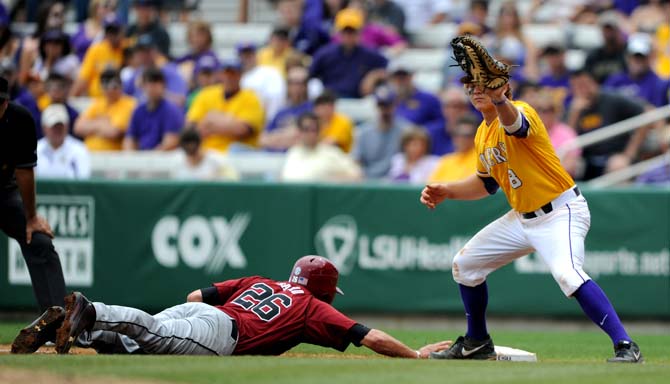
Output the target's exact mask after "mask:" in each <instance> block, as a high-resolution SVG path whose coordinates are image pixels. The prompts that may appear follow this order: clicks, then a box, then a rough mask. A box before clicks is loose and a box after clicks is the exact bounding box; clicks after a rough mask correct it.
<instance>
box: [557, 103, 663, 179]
mask: <svg viewBox="0 0 670 384" xmlns="http://www.w3.org/2000/svg"><path fill="white" fill-rule="evenodd" d="M668 118H670V105H666V106H663V107H659V108H656V109H652V110H650V111H647V112H645V113H643V114H641V115H637V116H634V117H631V118H629V119H626V120H622V121H619V122H618V123H614V124H611V125H609V126H607V127H603V128H600V129H598V130H595V131H593V132H589V133H586V134H583V135H580V136H578V137H577V138H576V139H575V140H573V141H572V142H570V143H567V144H566V145H565V146H563V147H562V148H561V150H560V151H558V155H559V157H562V156H563V155H565V154H566V153H568V152H570V151H573V150H575V149H579V148H584V147H588V146H589V145H593V144H597V143H600V142H603V141H605V140H609V139H610V138H612V137H615V136H619V135H623V134H626V133H628V132H632V131H635V130H637V129H640V128H642V127H645V126H647V125H649V124H653V123H655V122H658V121H661V120H664V119H668ZM662 139H663V138H662ZM667 139H668V138H664V140H667ZM663 159H665V160H663ZM661 161H666V162H667V161H668V157H667V156H665V157H664V156H663V155H661V156H658V157H656V158H654V159H650V160H649V161H644V162H641V163H636V164H632V165H630V166H629V167H627V168H625V169H622V170H620V171H617V172H615V174H613V175H609V174H606V175H603V176H600V177H598V178H596V179H593V180H591V181H590V182H589V185H592V186H594V187H608V186H612V185H616V184H619V183H621V182H624V181H626V180H628V179H630V178H631V177H635V176H637V175H641V174H643V173H645V172H646V171H648V170H650V169H651V168H653V167H655V166H658V165H660V164H662V162H661Z"/></svg>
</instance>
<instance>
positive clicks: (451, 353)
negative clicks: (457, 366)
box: [430, 336, 496, 360]
mask: <svg viewBox="0 0 670 384" xmlns="http://www.w3.org/2000/svg"><path fill="white" fill-rule="evenodd" d="M430 358H431V359H447V360H452V359H471V360H495V359H496V351H495V347H494V346H493V340H492V339H491V337H490V336H489V337H487V338H486V340H475V339H472V338H470V337H468V336H465V337H463V336H459V337H458V339H456V342H455V343H454V344H452V345H451V347H450V348H449V349H446V350H444V351H440V352H431V354H430Z"/></svg>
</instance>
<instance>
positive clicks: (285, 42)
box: [256, 27, 296, 76]
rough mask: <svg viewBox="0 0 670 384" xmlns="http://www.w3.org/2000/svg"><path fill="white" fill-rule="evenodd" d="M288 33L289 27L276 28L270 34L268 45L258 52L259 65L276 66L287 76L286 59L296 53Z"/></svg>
mask: <svg viewBox="0 0 670 384" xmlns="http://www.w3.org/2000/svg"><path fill="white" fill-rule="evenodd" d="M288 35H289V30H288V28H286V27H277V28H275V29H274V30H273V31H272V34H271V35H270V41H269V42H268V45H267V46H265V47H263V48H261V49H260V50H259V51H258V53H256V60H257V61H258V65H263V66H268V67H273V68H276V69H277V70H278V71H279V73H281V74H282V75H283V76H286V59H287V58H288V57H289V56H292V55H295V54H296V51H295V50H294V49H293V47H292V46H291V40H290V39H289V37H288Z"/></svg>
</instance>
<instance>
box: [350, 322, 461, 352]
mask: <svg viewBox="0 0 670 384" xmlns="http://www.w3.org/2000/svg"><path fill="white" fill-rule="evenodd" d="M361 344H363V345H365V346H366V347H368V348H370V349H371V350H373V351H375V352H377V353H379V354H381V355H384V356H390V357H401V358H406V359H427V358H428V357H430V353H431V352H439V351H442V350H444V349H447V348H449V347H450V346H451V340H444V341H439V342H437V343H434V344H428V345H424V346H423V347H421V348H419V349H418V350H414V349H412V348H410V347H408V346H406V345H405V344H403V342H402V341H400V340H398V339H396V338H395V337H393V336H391V335H389V334H387V333H385V332H383V331H380V330H378V329H371V330H370V332H368V334H367V335H365V337H364V338H363V340H361Z"/></svg>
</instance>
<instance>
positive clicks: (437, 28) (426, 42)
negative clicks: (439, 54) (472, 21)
mask: <svg viewBox="0 0 670 384" xmlns="http://www.w3.org/2000/svg"><path fill="white" fill-rule="evenodd" d="M457 30H458V25H456V24H455V23H448V24H438V25H431V26H429V27H426V28H424V29H422V30H421V31H418V32H416V33H414V34H413V35H412V36H411V37H410V40H411V42H412V44H413V45H414V46H416V47H422V48H445V47H446V46H447V44H449V41H451V39H453V38H454V37H455V36H456V31H457Z"/></svg>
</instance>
